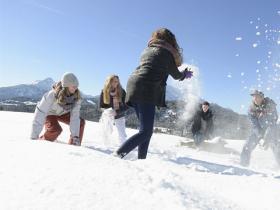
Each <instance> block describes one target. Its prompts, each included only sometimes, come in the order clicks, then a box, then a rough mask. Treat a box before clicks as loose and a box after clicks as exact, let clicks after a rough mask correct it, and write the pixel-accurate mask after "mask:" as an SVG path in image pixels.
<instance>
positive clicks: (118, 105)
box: [110, 90, 120, 110]
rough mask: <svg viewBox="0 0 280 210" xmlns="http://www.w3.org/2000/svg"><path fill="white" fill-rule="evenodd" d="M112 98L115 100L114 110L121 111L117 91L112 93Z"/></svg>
mask: <svg viewBox="0 0 280 210" xmlns="http://www.w3.org/2000/svg"><path fill="white" fill-rule="evenodd" d="M110 96H111V97H112V98H113V108H114V110H119V109H120V101H119V99H118V97H117V90H114V91H111V92H110Z"/></svg>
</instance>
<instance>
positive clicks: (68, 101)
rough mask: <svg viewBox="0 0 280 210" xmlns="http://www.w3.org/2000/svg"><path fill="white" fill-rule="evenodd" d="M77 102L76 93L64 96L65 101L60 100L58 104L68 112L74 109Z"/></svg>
mask: <svg viewBox="0 0 280 210" xmlns="http://www.w3.org/2000/svg"><path fill="white" fill-rule="evenodd" d="M75 103H76V98H75V96H74V95H71V96H64V98H63V103H59V102H58V104H59V105H60V106H61V107H62V108H63V109H64V110H65V111H67V112H70V111H71V110H72V109H73V107H74V106H75Z"/></svg>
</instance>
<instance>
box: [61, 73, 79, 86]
mask: <svg viewBox="0 0 280 210" xmlns="http://www.w3.org/2000/svg"><path fill="white" fill-rule="evenodd" d="M61 84H62V87H69V86H76V87H78V86H79V81H78V79H77V77H76V76H75V75H74V74H73V73H69V72H66V73H64V74H63V76H62V78H61Z"/></svg>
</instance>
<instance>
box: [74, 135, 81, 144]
mask: <svg viewBox="0 0 280 210" xmlns="http://www.w3.org/2000/svg"><path fill="white" fill-rule="evenodd" d="M72 144H73V145H76V146H81V141H80V138H79V137H77V136H74V137H73V139H72Z"/></svg>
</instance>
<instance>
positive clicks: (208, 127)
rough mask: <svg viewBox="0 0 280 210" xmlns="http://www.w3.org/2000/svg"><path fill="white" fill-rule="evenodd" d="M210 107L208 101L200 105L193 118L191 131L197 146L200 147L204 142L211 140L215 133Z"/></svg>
mask: <svg viewBox="0 0 280 210" xmlns="http://www.w3.org/2000/svg"><path fill="white" fill-rule="evenodd" d="M209 106H210V104H209V103H208V102H207V101H205V102H203V103H202V104H200V107H199V110H198V111H197V112H196V113H195V115H194V118H193V122H192V127H191V130H192V134H193V139H194V144H195V145H196V146H199V145H200V144H201V143H202V142H203V141H204V140H206V139H210V138H211V135H212V133H213V114H212V111H211V110H210V108H209Z"/></svg>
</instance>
